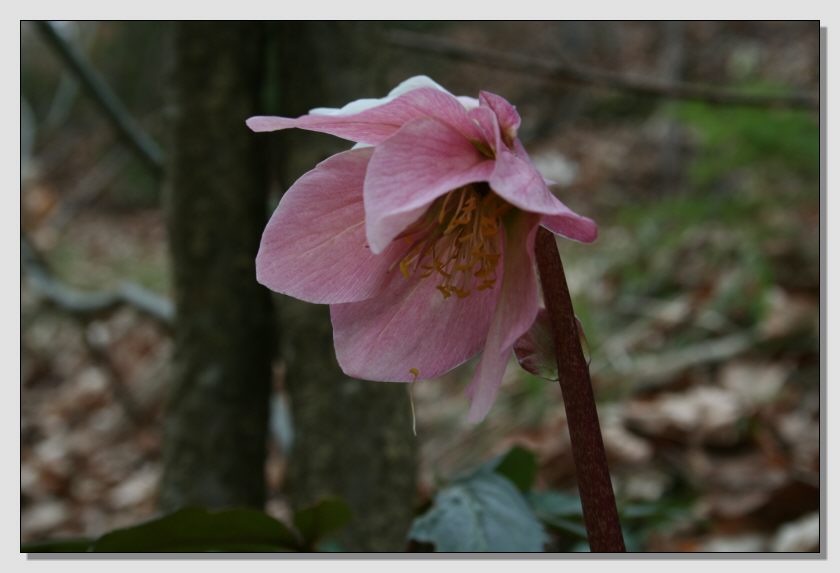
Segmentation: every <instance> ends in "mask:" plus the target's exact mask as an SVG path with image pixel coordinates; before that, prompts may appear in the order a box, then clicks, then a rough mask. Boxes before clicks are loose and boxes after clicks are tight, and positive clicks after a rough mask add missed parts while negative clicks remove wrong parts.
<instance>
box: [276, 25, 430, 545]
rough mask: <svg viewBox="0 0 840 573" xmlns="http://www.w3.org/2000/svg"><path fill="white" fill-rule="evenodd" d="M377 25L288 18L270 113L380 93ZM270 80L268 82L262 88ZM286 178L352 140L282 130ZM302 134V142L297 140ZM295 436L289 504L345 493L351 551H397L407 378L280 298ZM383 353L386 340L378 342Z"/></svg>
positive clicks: (407, 488) (404, 516)
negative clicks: (363, 369) (361, 368)
mask: <svg viewBox="0 0 840 573" xmlns="http://www.w3.org/2000/svg"><path fill="white" fill-rule="evenodd" d="M379 31H380V25H379V24H370V23H338V22H305V23H304V22H293V23H284V24H282V25H281V26H280V29H279V30H278V34H279V45H278V46H277V51H278V58H277V62H278V70H277V72H276V77H277V81H278V82H279V85H278V86H276V88H277V100H276V103H277V112H278V113H279V114H281V115H291V116H295V115H298V114H302V113H306V112H307V111H308V110H309V109H310V108H313V107H318V106H338V107H340V106H342V105H344V104H345V103H347V102H348V101H350V100H353V99H357V98H360V97H374V96H377V97H378V96H380V95H384V94H385V93H387V90H388V88H387V87H386V86H384V85H383V82H382V76H383V72H384V66H383V65H382V61H381V57H380V55H379V51H380V50H381V45H380V44H379V43H378V41H377V37H378V35H379ZM269 89H271V87H269ZM279 139H280V142H281V145H280V152H281V155H282V157H281V158H280V160H279V161H277V162H274V164H275V165H280V166H281V169H282V173H280V174H279V175H280V178H281V179H282V181H283V182H284V183H286V185H288V184H290V183H291V182H292V181H294V180H295V179H296V178H297V177H298V176H299V175H300V174H301V173H302V172H303V171H305V170H309V169H312V168H313V167H314V166H315V164H316V163H317V162H318V161H320V160H322V159H324V158H325V157H327V156H328V155H330V154H332V153H335V152H337V151H340V150H342V149H347V148H348V147H349V146H350V144H348V143H347V142H346V141H340V140H338V139H335V138H328V137H325V136H322V135H314V134H304V133H299V132H292V133H288V134H283V135H282V136H280V138H279ZM301 142H306V144H305V145H303V144H302V143H301ZM277 303H278V307H279V312H280V316H281V324H282V325H283V345H282V356H283V360H284V362H285V365H286V378H285V381H286V389H287V391H288V393H289V397H290V401H291V409H292V417H293V427H294V436H295V442H294V445H293V448H292V451H291V455H290V460H289V470H288V472H289V473H288V481H287V483H286V489H287V491H288V493H289V495H290V497H291V499H292V502H293V504H294V505H297V506H300V505H304V504H307V503H310V502H312V501H314V500H316V499H318V498H319V497H322V496H325V495H338V496H341V497H342V498H344V499H345V500H346V501H347V502H348V503H349V505H350V507H351V509H352V511H353V520H352V522H351V524H350V526H349V527H347V528H346V529H345V530H344V532H343V534H342V536H341V538H340V539H339V541H340V543H341V544H342V546H343V548H344V549H347V550H351V551H401V550H403V549H404V548H405V546H406V536H407V533H408V529H409V527H410V525H411V520H412V518H413V514H414V511H413V510H414V507H413V506H414V502H415V498H416V471H417V467H416V455H417V442H416V438H415V437H414V436H413V435H412V430H411V408H410V404H409V398H408V394H407V391H406V387H405V385H404V384H389V383H383V382H369V381H360V380H352V379H350V378H348V377H347V376H345V375H344V373H342V371H341V369H340V368H339V367H338V363H337V362H336V359H335V352H334V350H333V341H332V326H331V323H330V319H329V309H328V308H327V307H326V306H323V305H312V304H307V303H302V302H300V301H297V300H293V299H291V298H289V297H277ZM383 351H384V352H387V349H383Z"/></svg>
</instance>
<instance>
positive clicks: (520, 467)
mask: <svg viewBox="0 0 840 573" xmlns="http://www.w3.org/2000/svg"><path fill="white" fill-rule="evenodd" d="M494 470H495V472H496V473H497V474H499V475H503V476H504V477H506V478H508V479H509V480H510V481H512V482H513V485H515V486H516V487H517V488H518V489H519V491H521V492H526V491H528V490H530V489H531V488H532V487H534V481H535V480H536V479H537V456H535V455H534V453H533V452H531V451H530V450H526V449H525V448H523V447H521V446H514V447H513V448H511V449H510V451H509V452H508V453H506V454H505V455H504V456H503V457H502V458H501V459H499V460H497V461H496V462H495V468H494Z"/></svg>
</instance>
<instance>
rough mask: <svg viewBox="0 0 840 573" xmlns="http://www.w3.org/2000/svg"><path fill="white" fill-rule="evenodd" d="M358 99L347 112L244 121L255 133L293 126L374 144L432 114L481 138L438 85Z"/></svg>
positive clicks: (457, 104) (459, 105) (462, 109)
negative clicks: (393, 96)
mask: <svg viewBox="0 0 840 573" xmlns="http://www.w3.org/2000/svg"><path fill="white" fill-rule="evenodd" d="M385 99H386V100H388V99H389V98H385ZM361 101H362V103H359V102H353V103H351V104H348V105H347V106H345V108H346V110H347V111H345V108H342V109H340V110H328V109H326V108H321V109H320V110H318V109H316V110H313V112H312V113H309V114H308V115H303V116H301V117H298V118H288V117H271V116H256V117H252V118H249V119H248V120H247V121H246V122H245V123H246V124H247V125H248V127H250V128H251V129H252V130H254V131H258V132H262V131H276V130H280V129H289V128H293V127H297V128H300V129H307V130H310V131H318V132H322V133H329V134H331V135H335V136H337V137H341V138H344V139H349V140H350V141H356V142H359V143H367V144H371V145H376V144H378V143H381V142H383V141H385V140H386V139H388V138H389V137H390V136H391V135H393V134H394V133H396V131H397V130H398V129H400V128H401V127H402V126H403V125H405V124H406V123H408V122H409V121H411V120H414V119H418V118H421V117H433V118H436V119H439V120H440V121H443V122H445V123H447V124H448V125H450V126H451V127H452V128H453V129H456V130H457V131H459V132H461V133H462V135H463V136H464V137H466V138H467V139H476V140H477V139H480V137H481V132H480V131H479V130H478V127H477V126H476V125H475V124H474V123H473V122H472V121H470V119H469V117H468V116H467V109H466V108H465V107H464V104H463V103H461V101H460V100H459V99H458V98H457V97H455V96H454V95H452V94H450V93H449V92H447V91H442V90H440V89H438V88H434V87H423V88H416V89H411V90H410V91H408V92H406V93H403V94H401V95H399V96H397V97H396V98H394V99H391V100H390V101H386V103H383V104H374V103H371V102H378V101H380V100H361ZM369 106H370V107H369ZM356 110H358V111H356Z"/></svg>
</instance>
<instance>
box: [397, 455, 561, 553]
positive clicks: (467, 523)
mask: <svg viewBox="0 0 840 573" xmlns="http://www.w3.org/2000/svg"><path fill="white" fill-rule="evenodd" d="M409 537H410V538H411V539H414V540H416V541H420V542H425V543H432V544H434V546H435V551H438V552H450V551H459V552H460V551H471V552H473V551H474V552H481V551H518V552H524V551H543V550H544V546H545V543H546V542H547V541H548V536H547V535H546V532H545V530H544V529H543V526H542V524H540V522H539V521H537V519H536V517H534V514H533V513H532V511H531V508H530V507H529V506H528V503H527V502H526V501H525V498H524V497H522V494H520V493H519V491H518V490H517V489H516V487H514V485H513V484H512V483H511V482H510V481H509V480H508V479H506V478H504V477H502V476H500V475H497V474H495V473H491V472H486V471H485V472H477V473H475V474H473V475H472V476H470V477H468V478H463V479H461V480H457V481H455V482H453V483H452V484H451V485H449V486H448V487H445V488H443V489H442V490H440V492H438V494H437V495H436V496H435V499H434V503H433V504H432V507H431V509H430V510H429V511H428V512H426V513H425V514H423V515H422V516H420V517H419V518H417V519H416V520H415V521H414V524H413V525H412V528H411V531H410V532H409Z"/></svg>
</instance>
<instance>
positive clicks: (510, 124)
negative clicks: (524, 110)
mask: <svg viewBox="0 0 840 573" xmlns="http://www.w3.org/2000/svg"><path fill="white" fill-rule="evenodd" d="M478 101H479V102H480V103H481V105H483V106H486V107H489V108H490V109H491V110H493V113H495V114H496V118H498V120H499V127H501V129H502V133H503V134H504V135H505V138H506V139H507V141H508V142H513V140H514V139H515V138H516V132H517V131H518V130H519V126H520V125H521V124H522V119H521V118H520V117H519V112H517V111H516V107H515V106H513V105H511V103H510V102H509V101H508V100H506V99H505V98H503V97H502V96H498V95H496V94H494V93H490V92H485V91H482V92H480V93H479V95H478Z"/></svg>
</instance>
